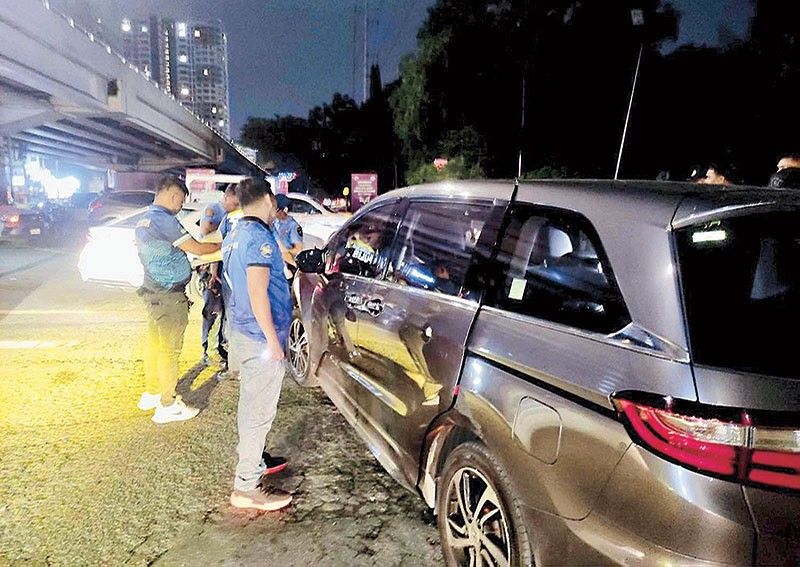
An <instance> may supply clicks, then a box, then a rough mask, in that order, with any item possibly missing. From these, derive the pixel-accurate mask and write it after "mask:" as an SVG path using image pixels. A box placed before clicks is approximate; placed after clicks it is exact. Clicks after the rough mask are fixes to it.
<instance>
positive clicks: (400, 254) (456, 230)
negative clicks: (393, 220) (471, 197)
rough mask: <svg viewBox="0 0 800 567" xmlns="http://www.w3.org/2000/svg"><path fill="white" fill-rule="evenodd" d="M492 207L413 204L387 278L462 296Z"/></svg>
mask: <svg viewBox="0 0 800 567" xmlns="http://www.w3.org/2000/svg"><path fill="white" fill-rule="evenodd" d="M490 211H491V207H490V206H489V205H482V204H477V203H470V204H465V203H430V202H416V203H411V205H409V207H408V211H407V212H406V214H405V218H404V219H403V225H402V226H401V227H400V232H399V235H398V238H397V244H396V245H395V253H394V257H393V258H392V262H391V263H390V272H389V273H388V274H387V279H389V280H390V281H394V282H397V283H401V284H404V285H410V286H413V287H417V288H421V289H427V290H430V291H436V292H439V293H445V294H447V295H462V291H463V290H462V288H463V285H464V278H465V275H466V272H467V268H469V264H470V260H471V258H472V252H473V250H474V249H475V245H476V244H477V242H478V239H479V238H480V234H481V230H482V229H483V225H484V223H485V222H486V219H487V217H488V216H489V212H490Z"/></svg>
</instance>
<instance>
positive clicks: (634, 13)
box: [614, 8, 645, 181]
mask: <svg viewBox="0 0 800 567" xmlns="http://www.w3.org/2000/svg"><path fill="white" fill-rule="evenodd" d="M644 20H645V17H644V10H643V9H641V8H634V9H632V10H631V23H632V24H633V27H634V28H640V29H641V30H642V39H641V43H640V44H639V57H638V58H637V59H636V72H635V73H634V74H633V85H632V86H631V98H630V100H629V101H628V112H627V114H626V115H625V126H624V127H623V128H622V140H620V142H619V153H618V154H617V167H616V168H615V169H614V181H616V180H617V179H619V169H620V167H621V166H622V152H624V151H625V138H626V137H627V136H628V123H629V122H630V121H631V109H633V97H634V96H635V95H636V84H637V83H638V81H639V68H640V67H641V65H642V53H644V42H645V35H644V25H645V21H644Z"/></svg>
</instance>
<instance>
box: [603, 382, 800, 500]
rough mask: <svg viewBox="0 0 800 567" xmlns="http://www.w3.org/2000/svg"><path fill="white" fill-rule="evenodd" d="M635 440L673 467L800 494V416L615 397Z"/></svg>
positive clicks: (632, 396)
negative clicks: (799, 491) (796, 491)
mask: <svg viewBox="0 0 800 567" xmlns="http://www.w3.org/2000/svg"><path fill="white" fill-rule="evenodd" d="M611 399H612V401H613V402H614V405H615V407H616V408H617V411H618V413H619V415H620V417H621V418H622V420H623V422H624V423H625V426H626V427H627V429H628V432H629V433H630V434H631V437H632V438H633V440H634V441H635V442H636V443H637V444H639V445H642V446H643V447H645V448H647V449H649V450H650V451H652V452H654V453H656V454H658V455H660V456H661V457H664V458H666V459H668V460H670V461H673V462H675V463H678V464H680V465H683V466H685V467H688V468H691V469H694V470H696V471H698V472H703V473H707V474H711V475H713V476H718V477H721V478H725V479H727V480H733V481H736V482H741V483H744V484H754V485H762V486H769V487H777V488H783V489H790V490H800V416H799V415H798V414H796V413H791V414H789V413H788V412H787V413H783V412H765V411H748V410H742V409H733V408H723V407H718V406H709V405H705V404H699V403H695V402H689V401H685V400H676V399H674V398H671V397H669V396H667V397H662V396H656V395H652V394H643V393H640V392H620V393H618V394H615V395H613V396H612V398H611Z"/></svg>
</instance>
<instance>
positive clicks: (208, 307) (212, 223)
mask: <svg viewBox="0 0 800 567" xmlns="http://www.w3.org/2000/svg"><path fill="white" fill-rule="evenodd" d="M216 205H221V207H222V212H223V215H222V217H220V218H219V220H217V218H218V211H217V207H216ZM236 211H239V213H240V214H241V209H240V208H239V198H238V197H237V196H236V185H234V184H230V185H228V186H227V187H226V188H225V193H224V194H223V195H222V201H221V203H215V204H214V205H211V206H209V207H206V210H205V212H204V217H203V220H202V222H201V223H200V228H201V232H202V231H203V230H210V231H212V232H213V231H214V230H219V231H220V233H221V234H222V236H223V238H224V237H225V234H226V233H227V231H228V230H229V228H228V227H230V223H231V221H230V216H231V215H232V214H234V213H235V212H236ZM206 234H208V233H206ZM221 264H222V262H214V263H213V264H211V265H210V266H209V267H208V274H207V275H206V278H205V279H206V289H205V291H204V292H203V326H202V329H201V340H202V345H203V358H202V363H203V364H205V365H207V364H208V362H209V358H208V335H209V333H210V332H211V328H212V327H213V326H214V322H215V321H217V319H219V330H218V331H217V352H218V353H219V357H220V360H221V361H222V364H221V369H220V374H218V377H222V376H224V375H225V374H224V373H225V372H226V371H227V370H228V351H227V349H226V348H225V344H226V340H225V336H226V335H225V297H224V294H223V293H222V285H221V284H222V282H221V280H220V277H219V274H220V265H221Z"/></svg>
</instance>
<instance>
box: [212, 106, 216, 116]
mask: <svg viewBox="0 0 800 567" xmlns="http://www.w3.org/2000/svg"><path fill="white" fill-rule="evenodd" d="M216 113H217V107H216V106H212V107H211V114H216Z"/></svg>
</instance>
